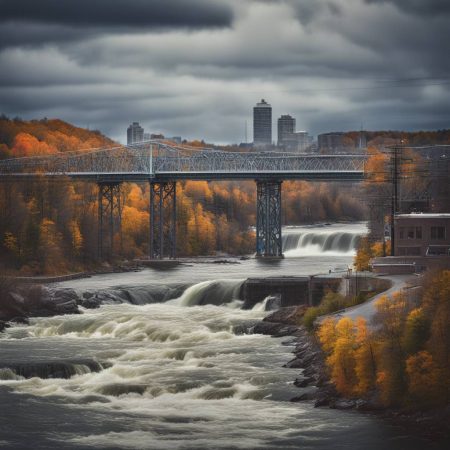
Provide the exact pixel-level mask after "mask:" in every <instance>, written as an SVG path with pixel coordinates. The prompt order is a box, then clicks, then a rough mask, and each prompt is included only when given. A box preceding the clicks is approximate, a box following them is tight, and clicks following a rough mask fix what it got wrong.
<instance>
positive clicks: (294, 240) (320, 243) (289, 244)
mask: <svg viewBox="0 0 450 450" xmlns="http://www.w3.org/2000/svg"><path fill="white" fill-rule="evenodd" d="M365 233H366V230H365V229H363V228H361V229H354V230H348V228H347V227H345V226H342V225H337V224H334V225H328V226H323V227H321V228H317V227H316V228H313V229H312V228H311V227H290V228H287V229H285V230H284V234H283V252H284V254H285V256H286V257H299V256H303V257H304V256H319V255H322V254H327V255H329V256H331V255H335V256H343V255H348V256H353V255H354V254H355V252H356V247H357V245H358V241H359V239H360V238H361V236H363V235H364V234H365Z"/></svg>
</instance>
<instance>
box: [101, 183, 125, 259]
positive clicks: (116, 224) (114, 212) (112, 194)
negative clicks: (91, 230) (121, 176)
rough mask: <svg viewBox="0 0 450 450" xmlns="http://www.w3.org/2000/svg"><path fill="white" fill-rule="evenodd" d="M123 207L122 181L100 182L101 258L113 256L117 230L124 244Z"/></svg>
mask: <svg viewBox="0 0 450 450" xmlns="http://www.w3.org/2000/svg"><path fill="white" fill-rule="evenodd" d="M122 209H123V195H122V183H120V182H115V183H111V182H100V183H98V257H99V259H100V260H102V259H104V258H105V257H106V258H107V259H109V260H111V259H112V258H113V256H114V234H115V232H116V231H118V232H119V233H120V245H122V232H121V229H122V227H121V224H122ZM105 239H106V242H107V243H105Z"/></svg>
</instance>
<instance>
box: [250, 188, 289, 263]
mask: <svg viewBox="0 0 450 450" xmlns="http://www.w3.org/2000/svg"><path fill="white" fill-rule="evenodd" d="M281 183H282V182H281V181H273V180H270V181H265V180H257V181H256V187H257V195H256V202H257V204H256V256H257V257H259V258H283V247H282V239H281Z"/></svg>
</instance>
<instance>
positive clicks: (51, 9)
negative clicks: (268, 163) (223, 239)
mask: <svg viewBox="0 0 450 450" xmlns="http://www.w3.org/2000/svg"><path fill="white" fill-rule="evenodd" d="M0 11H1V14H0V68H1V70H0V113H4V114H6V115H8V116H10V117H15V116H19V117H22V118H24V119H40V118H43V117H48V118H61V119H63V120H66V121H68V122H71V123H74V124H75V125H78V126H81V127H89V128H91V129H99V130H100V131H102V132H103V133H104V134H106V135H108V136H110V137H112V138H113V139H116V140H118V141H120V142H125V141H126V128H127V126H128V125H129V124H130V123H131V122H132V121H138V122H140V124H141V125H142V126H143V127H144V128H145V131H146V132H152V133H160V132H162V133H164V134H165V135H167V136H182V137H183V138H187V139H204V140H205V141H207V142H212V143H218V144H219V143H221V144H225V143H239V142H243V141H245V134H246V132H245V130H246V127H247V130H248V133H247V136H248V141H251V140H252V109H253V106H254V105H255V104H256V103H257V102H258V101H259V100H260V99H262V98H264V99H266V100H267V101H268V102H269V103H270V104H271V105H272V107H273V128H274V132H273V137H274V139H275V138H276V119H277V118H278V117H279V116H280V115H281V114H291V115H292V116H294V117H295V118H296V120H297V130H299V131H300V130H306V131H309V132H310V133H311V134H313V135H315V136H316V135H317V134H318V133H322V132H327V131H340V130H343V131H345V130H359V129H360V128H361V127H363V128H364V129H368V130H380V129H391V130H394V129H395V130H400V129H401V130H419V129H426V130H431V129H442V128H450V75H449V74H450V57H449V51H450V26H449V23H450V1H448V0H64V1H61V0H39V1H36V0H0ZM246 124H247V125H246Z"/></svg>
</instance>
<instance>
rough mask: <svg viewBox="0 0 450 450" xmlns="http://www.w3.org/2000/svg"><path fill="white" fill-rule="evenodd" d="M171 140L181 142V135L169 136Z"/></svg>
mask: <svg viewBox="0 0 450 450" xmlns="http://www.w3.org/2000/svg"><path fill="white" fill-rule="evenodd" d="M169 140H170V141H173V142H176V143H177V144H181V141H182V139H181V136H172V137H171V138H169Z"/></svg>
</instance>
